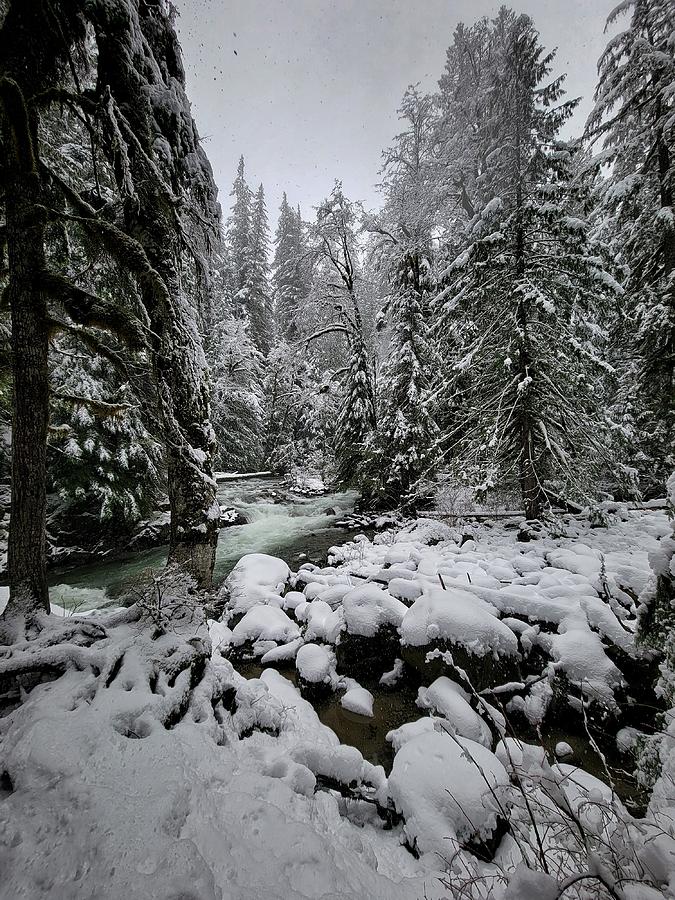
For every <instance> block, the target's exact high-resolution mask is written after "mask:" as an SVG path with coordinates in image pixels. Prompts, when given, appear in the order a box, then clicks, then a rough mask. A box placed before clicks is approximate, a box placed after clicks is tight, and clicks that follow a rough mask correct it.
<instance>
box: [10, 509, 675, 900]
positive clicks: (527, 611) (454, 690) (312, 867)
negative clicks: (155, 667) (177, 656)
mask: <svg viewBox="0 0 675 900" xmlns="http://www.w3.org/2000/svg"><path fill="white" fill-rule="evenodd" d="M514 524H517V523H510V522H508V521H507V522H502V523H501V524H499V525H497V526H492V525H489V524H487V523H485V524H483V525H481V526H474V528H473V530H472V532H471V533H469V532H467V531H465V532H464V533H462V532H461V531H459V530H457V529H455V528H450V527H448V526H447V525H445V524H443V523H441V522H436V521H431V520H418V521H417V522H414V523H411V524H409V525H408V526H406V527H404V528H400V529H398V530H397V531H393V532H391V531H390V532H385V533H382V534H379V535H377V536H376V538H375V540H374V541H370V540H369V539H368V538H366V537H365V536H362V537H360V538H358V539H357V540H355V541H353V542H350V543H349V544H347V545H344V546H342V547H336V548H334V549H333V551H332V553H331V558H330V560H329V562H330V564H329V565H327V566H324V567H321V568H319V567H316V566H313V565H311V564H308V565H305V566H303V567H302V568H300V569H299V570H298V571H297V572H291V571H290V570H289V568H288V566H287V565H286V563H284V562H282V561H281V560H275V559H274V558H272V557H267V556H265V555H263V554H257V555H255V556H249V557H244V558H243V559H242V561H241V562H240V563H239V564H238V565H237V566H236V567H235V569H234V571H233V572H232V574H231V575H230V577H229V579H228V584H227V589H226V590H225V591H223V595H222V596H223V599H224V600H225V601H226V605H225V613H224V615H223V617H222V619H221V620H219V621H217V622H216V621H214V622H211V623H210V632H211V640H212V648H213V649H212V657H211V661H210V663H208V665H207V668H206V671H205V674H204V677H203V679H202V682H201V683H200V684H199V685H198V687H197V688H196V689H195V690H194V691H193V693H192V695H191V699H190V703H189V706H188V708H187V710H186V711H184V714H183V715H182V717H181V718H180V720H179V721H178V722H177V723H173V724H172V725H170V727H168V728H167V727H165V726H164V725H162V724H160V721H159V720H158V718H157V716H156V715H155V713H156V711H157V710H158V709H161V708H162V704H163V703H165V702H167V699H168V698H169V697H171V696H172V692H175V690H176V689H177V688H178V687H179V686H180V685H179V682H180V676H178V679H177V680H176V683H175V684H172V683H171V682H170V681H167V682H164V681H162V680H161V679H160V682H159V683H158V684H155V685H154V687H153V688H152V689H151V688H148V689H147V690H143V689H141V688H139V687H138V684H139V679H138V672H139V670H140V669H141V668H142V667H143V666H144V665H146V664H147V663H148V659H150V661H151V657H148V655H147V654H148V652H149V651H147V648H146V649H145V650H144V649H143V648H141V649H139V647H138V640H139V638H138V625H137V624H136V623H126V624H124V623H122V624H114V623H113V622H112V621H111V620H108V625H106V621H105V620H103V625H104V626H105V627H106V628H107V636H106V637H105V638H104V639H103V640H102V641H100V642H99V644H95V645H94V647H101V648H103V649H105V650H106V652H107V654H108V656H109V657H111V658H112V657H114V658H120V654H121V653H122V652H124V655H123V656H122V657H121V658H122V659H123V662H122V664H121V665H120V666H119V667H118V668H117V669H116V668H115V667H114V666H111V667H110V668H109V669H104V670H103V672H101V673H99V674H97V673H96V672H95V671H93V672H92V671H89V670H88V669H87V668H86V667H84V671H76V670H71V671H69V672H68V673H67V674H66V675H63V676H62V677H60V678H58V679H57V680H54V681H50V682H47V683H44V684H39V685H38V686H37V687H35V688H34V689H33V690H32V691H30V693H29V694H28V695H27V696H26V697H25V698H24V702H23V703H22V705H21V706H19V707H18V708H17V709H15V710H14V711H13V712H10V713H9V714H8V715H6V716H5V717H4V718H1V719H0V773H4V774H3V777H2V780H1V781H0V872H2V878H1V879H0V897H2V898H3V900H5V898H7V900H9V898H12V900H13V898H30V900H33V898H35V900H38V898H48V897H49V898H54V897H58V898H78V900H79V898H92V900H93V898H101V897H114V898H117V897H120V898H122V897H124V898H129V900H133V898H139V900H140V898H143V900H148V898H158V900H159V898H162V900H166V898H173V900H178V898H183V900H188V898H190V900H216V898H218V900H226V898H227V900H254V898H256V900H257V898H261V900H273V898H274V900H295V898H298V900H299V898H326V900H329V898H330V900H338V898H350V897H351V898H366V897H367V898H382V900H384V898H387V900H389V898H406V900H413V898H415V900H417V898H422V897H427V898H441V897H445V898H447V897H451V896H453V895H455V896H460V893H458V892H459V890H460V888H461V886H462V885H464V886H466V885H467V884H470V885H471V890H472V891H473V893H464V895H463V896H470V897H479V896H481V897H485V898H490V897H494V898H500V897H502V896H506V895H504V890H505V888H506V884H507V876H508V875H509V874H511V875H512V873H513V872H514V871H515V872H517V875H516V876H513V877H512V885H511V887H510V888H509V893H508V898H509V900H516V898H519V897H523V898H524V897H534V896H537V897H541V898H545V897H549V896H550V897H554V896H558V894H557V893H554V889H555V890H557V888H555V885H556V884H558V883H560V882H562V881H564V878H565V877H567V876H569V875H571V874H572V873H574V871H575V868H574V867H575V866H578V865H582V863H580V862H579V861H580V860H581V859H582V858H584V859H586V858H588V857H589V856H590V857H591V862H592V864H593V865H595V866H596V868H597V871H603V872H604V871H605V870H604V869H603V868H602V867H603V866H605V867H609V868H608V869H607V871H610V870H611V871H614V870H613V869H612V866H614V865H618V863H617V860H619V859H620V860H621V864H622V865H623V866H624V870H625V871H626V872H627V871H629V870H630V872H632V873H635V872H637V871H638V870H641V871H642V872H644V871H647V873H648V875H649V877H650V878H651V879H652V882H653V883H655V882H656V881H658V883H659V884H660V886H661V887H662V888H663V890H664V891H665V892H666V893H667V891H668V890H675V882H674V883H673V884H672V885H671V887H668V884H669V880H670V878H671V873H675V855H673V846H674V844H673V841H672V837H671V836H670V830H672V824H668V821H667V816H668V815H669V814H670V812H671V811H672V810H671V809H670V807H669V805H668V801H667V787H661V788H660V791H661V793H660V797H661V800H660V805H659V807H658V816H657V814H656V812H655V813H654V816H653V818H652V819H650V818H649V816H648V817H647V819H645V820H642V821H640V820H636V819H633V818H632V816H631V815H630V814H629V812H628V811H627V810H626V808H625V807H624V805H623V804H622V803H621V801H620V800H619V799H618V798H617V796H616V795H615V794H614V793H613V792H612V789H611V787H609V786H608V785H607V784H606V783H603V782H602V781H600V780H598V778H596V777H594V776H593V775H591V774H589V773H586V772H583V771H582V770H581V769H578V768H577V767H576V766H575V765H574V759H573V758H572V759H571V763H572V764H570V763H569V752H568V751H569V750H570V749H571V748H570V747H564V746H563V742H559V744H560V755H561V760H562V761H560V762H556V761H555V759H554V758H548V759H547V758H546V756H545V754H544V751H543V750H542V749H541V748H540V747H536V746H531V745H530V744H527V743H524V742H522V741H519V740H517V739H515V738H514V737H513V736H510V734H509V731H508V728H507V725H506V723H505V719H504V711H505V712H506V713H507V714H508V715H513V716H514V717H515V718H517V717H520V718H521V719H522V720H523V721H527V722H529V723H531V724H533V725H535V726H536V725H537V724H539V723H540V722H542V721H543V720H544V719H545V716H546V712H547V710H549V709H550V708H551V704H552V703H558V704H560V708H561V709H564V708H565V707H569V713H570V715H577V717H579V716H580V715H581V713H582V712H584V711H585V712H587V713H588V714H589V715H591V714H592V713H594V712H595V713H597V712H598V711H601V712H605V713H607V714H608V715H609V716H610V717H611V716H618V717H620V715H621V707H622V705H623V704H624V703H625V701H626V696H627V690H628V688H629V687H630V686H629V685H627V684H626V676H625V673H624V672H623V671H622V669H621V668H620V664H621V662H622V661H625V660H630V661H633V662H634V663H636V664H637V663H638V662H639V660H640V654H641V650H640V648H639V647H638V646H637V645H636V642H635V639H634V632H635V626H636V615H637V610H638V601H637V598H638V596H639V594H640V593H641V592H642V591H643V590H644V589H645V586H646V585H647V583H648V580H649V577H650V568H649V554H650V553H652V554H656V551H657V548H658V543H657V542H658V539H659V538H661V537H663V536H665V535H666V534H668V533H669V523H668V520H667V517H666V516H665V514H664V513H662V512H660V511H656V510H650V511H646V512H629V511H623V512H622V511H621V510H619V511H618V512H617V514H616V515H615V516H614V520H613V521H612V523H611V524H610V527H609V528H607V529H591V528H590V526H589V525H588V523H584V522H583V521H582V520H576V519H573V518H569V519H567V520H566V521H565V522H562V523H559V525H558V527H557V529H556V530H555V531H552V530H550V529H549V530H548V531H546V532H543V533H541V534H540V535H539V538H538V539H537V540H533V541H529V542H519V541H517V540H516V534H517V528H514V527H512V526H513V525H514ZM62 621H63V620H62ZM190 638H191V640H195V639H196V637H195V636H193V635H190ZM162 640H164V641H170V640H173V637H172V636H171V635H167V636H165V638H163V639H162ZM143 646H144V647H145V645H143ZM149 646H150V647H152V644H151V645H149ZM177 646H178V645H177ZM371 647H372V648H374V654H373V656H374V659H375V663H372V661H370V656H369V652H370V651H369V649H368V648H371ZM132 651H133V652H132ZM146 651H147V652H146ZM172 652H173V651H172ZM176 652H177V651H176ZM82 653H84V650H81V649H80V648H77V647H75V648H73V649H72V655H73V659H74V660H79V661H80V663H81V665H82V666H84V663H83V662H82V659H81V656H82ZM242 653H245V654H248V655H250V656H254V657H256V658H257V659H259V660H261V661H262V665H263V667H264V670H263V671H262V674H261V676H260V677H259V678H250V679H246V678H244V677H243V676H242V675H241V674H239V673H238V672H237V671H236V668H235V665H236V663H235V664H233V660H235V657H236V655H237V654H242ZM230 654H233V660H230V659H228V658H227V657H228V656H229V655H230ZM345 654H347V655H345ZM349 654H351V656H350V655H349ZM390 657H391V658H390ZM345 659H353V660H355V662H356V663H358V662H365V661H368V665H370V666H371V667H372V666H373V665H374V671H373V672H371V671H370V670H368V674H367V676H364V677H363V678H361V676H359V677H360V678H361V680H363V681H366V680H368V685H367V686H364V685H362V684H360V683H359V681H357V680H355V678H354V677H352V676H353V675H354V673H353V672H349V671H344V669H343V666H344V660H345ZM294 660H295V663H296V666H297V670H296V674H297V680H298V684H299V686H300V689H299V688H298V687H296V685H295V684H294V683H293V679H292V677H291V676H293V675H294V671H293V665H294V663H293V661H294ZM402 660H403V661H402ZM413 660H417V664H418V666H419V667H421V668H419V669H418V670H417V677H418V678H419V679H420V682H421V686H420V688H419V692H418V700H417V705H418V715H416V716H411V721H410V722H409V723H407V724H405V725H403V726H401V727H398V728H396V729H394V730H392V731H391V733H390V734H389V736H388V738H389V740H390V742H391V744H392V745H393V748H394V750H395V757H394V763H393V768H392V770H391V772H390V773H387V772H385V770H384V769H383V768H382V767H381V766H377V765H373V764H372V763H371V762H369V761H368V760H367V759H364V757H363V756H362V754H361V753H360V752H359V750H358V749H356V748H355V747H349V746H345V745H343V744H340V742H339V740H338V738H337V737H336V735H335V733H334V732H333V731H332V730H331V729H330V728H328V727H327V726H326V725H324V724H322V722H321V721H320V719H319V716H318V715H317V712H316V711H315V709H314V708H313V706H312V705H311V704H310V703H309V702H308V700H307V699H305V698H303V696H302V694H301V690H305V689H306V690H307V691H308V694H307V696H310V693H311V692H312V691H316V690H317V689H319V688H320V689H321V690H324V691H328V692H332V691H336V692H337V695H338V696H339V697H340V698H341V701H342V705H343V707H344V708H345V709H346V710H348V711H350V712H353V713H356V714H358V715H361V716H363V717H364V722H367V721H368V718H367V717H368V716H370V715H373V714H374V715H377V713H378V704H379V701H380V698H379V695H378V694H377V691H376V690H375V689H374V688H373V687H372V685H373V684H378V683H379V682H380V681H381V683H382V686H383V687H382V689H383V690H385V689H386V690H394V691H395V690H396V683H397V680H398V679H400V678H402V677H405V670H406V668H408V669H410V668H411V667H412V665H413V662H412V661H413ZM341 661H342V662H341ZM624 668H625V667H624ZM439 671H441V674H439ZM535 672H536V673H537V674H535ZM479 680H482V681H481V683H480V684H477V683H475V682H477V681H479ZM561 685H562V686H564V689H563V691H562V695H561V696H557V697H556V696H555V695H556V691H559V688H560V687H561ZM213 697H218V698H226V699H224V701H221V700H218V702H212V700H211V698H213ZM561 698H562V699H561ZM502 701H503V703H502ZM582 701H585V702H584V706H583V708H582V706H581V704H582ZM563 757H564V760H563V759H562V758H563ZM524 787H525V788H526V790H524V789H523V788H524ZM664 797H665V799H664ZM670 806H672V804H670ZM506 819H509V820H510V822H511V831H510V832H509V831H507V830H506V828H505V821H506ZM579 822H581V824H582V826H583V828H584V829H585V835H586V836H585V838H584V841H585V842H586V843H585V844H584V843H583V841H582V844H583V846H580V844H579V841H580V839H579V836H578V835H579V829H578V823H579ZM537 826H539V827H537ZM589 836H590V837H589ZM589 841H590V842H591V844H589V843H588V842H589ZM591 845H592V846H591ZM481 847H482V848H483V851H485V852H487V851H486V848H489V852H487V855H488V856H491V857H492V858H493V859H492V862H486V861H481V860H480V859H479V858H478V857H479V855H481V852H479V851H480V848H481ZM608 847H610V849H611V853H610V856H611V858H610V860H609V862H608V861H607V852H609V851H607V848H608ZM413 848H414V850H415V854H416V855H414V854H413V853H411V852H410V850H411V849H413ZM485 852H482V855H483V856H484V855H485ZM477 853H478V855H477ZM539 853H543V854H544V855H545V856H546V858H547V859H548V860H549V862H550V869H549V871H550V872H551V873H552V874H550V875H546V876H545V875H542V877H541V878H539V876H533V875H530V874H529V870H527V869H523V868H522V863H523V860H526V861H527V863H528V864H529V865H531V866H536V865H537V861H536V860H537V858H538V857H537V854H539ZM584 854H585V856H584ZM612 854H613V855H612ZM451 859H452V860H453V861H452V865H450V863H449V861H450V860H451ZM583 864H584V865H585V863H583ZM631 867H632V868H631ZM624 870H622V871H624ZM652 876H653V878H652ZM589 877H590V876H589ZM584 884H585V882H583V881H582V882H579V885H581V886H582V887H581V888H580V887H578V885H577V886H575V885H574V884H570V887H569V889H567V892H566V894H565V898H567V897H575V896H578V897H580V896H589V897H590V896H602V894H600V893H598V883H597V881H592V883H589V890H591V888H592V887H593V888H594V889H595V890H596V893H595V894H593V893H592V891H591V893H587V894H585V895H584V894H582V893H579V891H580V890H581V889H582V888H583V886H584ZM535 889H536V890H535ZM514 890H515V891H517V892H516V893H514ZM640 890H641V891H642V893H635V892H634V891H633V889H632V888H631V886H630V885H628V886H622V887H621V892H620V893H616V895H615V896H619V897H621V898H622V900H638V898H639V900H651V898H652V897H656V896H660V895H661V893H660V891H658V892H655V891H654V890H652V889H651V888H647V887H645V886H644V885H643V886H641V888H640ZM547 891H548V893H547ZM528 892H529V893H528ZM671 895H672V894H671Z"/></svg>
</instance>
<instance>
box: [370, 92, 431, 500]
mask: <svg viewBox="0 0 675 900" xmlns="http://www.w3.org/2000/svg"><path fill="white" fill-rule="evenodd" d="M399 118H400V119H402V120H403V121H404V123H405V125H406V128H405V130H404V131H403V132H402V133H401V134H399V135H398V136H397V137H396V139H395V141H394V144H393V146H392V147H391V148H390V149H389V150H388V151H386V152H385V155H384V158H385V162H384V167H383V173H384V181H383V189H384V193H385V204H384V208H383V210H382V213H381V214H380V215H379V216H377V217H375V218H373V219H370V220H369V221H367V223H366V227H367V228H368V229H369V230H370V231H371V232H372V233H373V235H375V245H374V247H373V251H372V257H373V259H374V261H375V262H376V264H377V265H378V267H379V268H380V269H381V270H383V273H384V276H385V279H386V281H387V286H386V289H387V298H386V301H385V304H384V308H383V310H382V315H383V319H382V321H383V322H385V321H388V323H389V326H390V334H389V336H388V337H389V339H388V340H387V341H386V343H385V349H384V354H383V355H384V366H383V369H382V375H381V377H380V379H379V390H378V421H377V425H378V427H377V433H376V435H375V438H374V441H373V450H372V453H373V456H372V459H371V460H370V461H369V466H368V468H369V472H370V473H371V474H370V478H369V481H370V482H371V483H374V488H370V490H374V493H375V495H376V496H377V498H378V499H379V502H385V503H387V504H388V505H391V504H400V505H403V506H409V505H411V503H413V502H414V500H413V497H412V495H413V494H415V493H416V488H417V485H418V482H419V480H420V478H421V477H422V476H425V477H426V478H430V477H431V476H432V475H433V471H434V461H435V458H436V454H435V453H434V447H433V445H434V442H435V440H436V438H437V435H438V428H437V426H436V423H435V421H434V418H433V415H432V413H431V409H430V403H429V393H430V392H429V388H430V384H431V361H432V349H431V346H430V342H429V327H428V323H427V318H428V315H429V300H430V298H431V296H432V291H433V288H434V287H435V282H434V277H433V270H432V262H431V258H432V254H431V234H432V231H433V230H434V225H435V222H436V221H437V208H436V207H437V201H438V197H437V190H436V189H437V179H436V178H435V175H436V172H435V157H434V150H435V143H436V112H435V108H434V103H433V100H432V98H431V97H429V96H426V95H422V94H420V92H419V91H418V89H417V88H416V87H410V88H408V90H407V91H406V93H405V95H404V97H403V101H402V104H401V108H400V109H399ZM373 499H375V498H373Z"/></svg>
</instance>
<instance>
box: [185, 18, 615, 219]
mask: <svg viewBox="0 0 675 900" xmlns="http://www.w3.org/2000/svg"><path fill="white" fill-rule="evenodd" d="M174 2H175V3H176V5H177V7H178V10H179V12H180V16H179V19H178V30H179V34H180V39H181V44H182V47H183V54H184V61H185V68H186V73H187V81H188V95H189V97H190V98H191V100H192V103H193V110H194V115H195V119H196V120H197V124H198V127H199V130H200V133H201V135H202V137H203V138H204V141H205V144H204V146H205V148H206V151H207V153H208V155H209V158H210V160H211V164H212V166H213V169H214V173H215V176H216V182H217V184H218V187H219V190H220V199H221V203H222V204H223V208H224V211H225V213H226V215H227V212H228V210H229V205H230V198H229V192H230V189H231V185H232V181H233V179H234V176H235V173H236V167H237V162H238V159H239V156H240V154H242V153H243V154H244V157H245V160H246V170H247V177H248V181H249V183H250V184H251V185H252V186H253V187H254V188H255V187H257V185H258V184H259V182H261V181H262V182H263V184H264V185H265V191H266V195H267V206H268V209H269V212H270V219H271V220H272V223H273V224H274V223H275V222H276V218H277V208H278V206H279V203H280V201H281V195H282V192H283V191H284V190H285V191H286V192H287V194H288V197H289V200H290V201H291V202H292V203H299V204H300V205H301V207H302V211H303V215H304V216H305V217H307V218H309V217H310V215H311V208H312V207H313V206H316V205H317V204H318V203H319V202H320V201H321V200H322V199H323V198H324V197H325V196H326V194H328V193H329V192H330V189H331V187H332V184H333V181H334V179H335V178H340V179H342V181H343V184H344V189H345V193H346V194H347V196H349V197H350V198H352V199H356V200H363V201H364V203H365V204H366V206H369V207H371V208H372V207H375V206H377V205H378V195H377V192H376V190H375V187H374V186H375V184H376V182H377V181H378V170H379V167H380V154H381V152H382V150H383V149H384V148H385V147H386V146H387V145H388V144H389V142H390V141H391V138H392V137H393V136H394V135H395V134H396V133H397V132H398V131H399V130H400V129H399V127H398V122H397V117H396V109H397V107H398V106H399V103H400V99H401V97H402V95H403V92H404V90H405V89H406V87H407V86H408V85H409V84H414V83H416V82H420V83H421V85H422V88H423V89H427V90H435V89H436V82H437V81H438V78H439V77H440V75H441V74H442V71H443V67H444V64H445V51H446V49H447V47H448V46H449V44H450V43H451V41H452V34H453V31H454V29H455V26H456V25H457V23H458V22H460V21H465V22H472V21H475V20H476V19H477V18H479V17H480V16H482V15H492V14H494V13H496V11H497V10H498V8H499V6H500V5H501V4H500V3H491V2H488V0H174ZM511 5H512V6H513V8H514V9H516V10H518V11H522V12H527V13H528V14H529V15H531V16H532V18H533V19H534V22H535V25H536V26H537V28H538V29H539V31H540V33H541V35H542V40H543V43H544V45H545V47H546V48H547V49H548V48H553V47H558V57H557V71H556V74H558V72H562V71H566V72H567V73H568V78H567V87H568V93H569V96H583V97H584V100H583V102H582V104H581V106H580V108H579V112H578V114H577V115H576V117H575V120H574V122H573V124H572V127H573V129H574V130H575V131H579V130H580V129H581V127H582V126H583V122H584V120H585V117H586V115H587V113H588V111H589V109H590V106H591V103H592V100H591V97H592V93H593V88H594V84H595V75H596V63H597V59H598V56H599V55H600V53H601V52H602V50H603V49H604V47H605V44H606V40H607V38H606V35H604V34H603V29H604V23H605V19H606V16H607V14H608V12H609V11H610V10H611V8H612V7H613V6H614V0H521V2H519V3H513V4H511Z"/></svg>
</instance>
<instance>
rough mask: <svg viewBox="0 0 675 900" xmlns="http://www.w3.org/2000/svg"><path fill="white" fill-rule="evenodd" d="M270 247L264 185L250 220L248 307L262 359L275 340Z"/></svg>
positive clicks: (254, 337)
mask: <svg viewBox="0 0 675 900" xmlns="http://www.w3.org/2000/svg"><path fill="white" fill-rule="evenodd" d="M269 247H270V235H269V226H268V224H267V207H266V206H265V191H264V189H263V186H262V184H261V185H260V187H259V188H258V191H257V193H256V195H255V199H254V204H253V212H252V216H251V253H250V257H251V267H250V271H249V277H248V285H249V290H248V295H247V305H248V318H249V321H250V333H251V339H252V340H253V342H254V343H255V345H256V347H257V348H258V350H260V352H261V353H263V355H267V353H269V350H270V347H271V346H272V343H273V339H274V335H273V309H272V297H271V293H270V263H269Z"/></svg>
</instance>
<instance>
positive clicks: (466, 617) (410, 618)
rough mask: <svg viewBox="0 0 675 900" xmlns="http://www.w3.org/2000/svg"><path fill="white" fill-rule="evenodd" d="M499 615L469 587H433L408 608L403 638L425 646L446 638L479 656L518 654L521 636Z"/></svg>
mask: <svg viewBox="0 0 675 900" xmlns="http://www.w3.org/2000/svg"><path fill="white" fill-rule="evenodd" d="M497 615H498V614H497V611H496V610H495V608H494V607H493V606H491V605H490V604H489V603H486V602H485V601H484V600H481V599H480V598H479V597H476V596H474V595H473V594H470V593H468V592H467V591H463V590H458V589H456V588H452V589H450V590H447V591H444V590H441V589H436V588H432V589H431V590H430V591H429V592H428V593H426V594H423V595H422V596H421V597H420V598H419V599H418V600H415V602H414V603H413V605H412V606H411V607H410V609H408V610H407V611H406V614H405V616H404V617H403V621H402V622H401V627H400V632H401V642H402V643H403V644H408V645H410V646H413V647H423V646H424V645H425V644H428V643H430V642H431V641H438V640H446V641H450V642H451V643H455V644H459V645H461V646H462V647H465V648H466V649H467V650H469V651H470V652H471V653H474V654H475V655H477V656H486V655H487V654H492V655H493V656H495V657H497V656H515V655H516V654H517V653H518V639H517V638H516V636H515V634H514V633H513V631H511V629H510V628H508V627H507V626H506V625H504V623H503V622H501V621H500V620H499V619H498V618H497Z"/></svg>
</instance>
